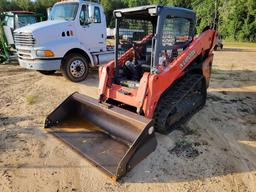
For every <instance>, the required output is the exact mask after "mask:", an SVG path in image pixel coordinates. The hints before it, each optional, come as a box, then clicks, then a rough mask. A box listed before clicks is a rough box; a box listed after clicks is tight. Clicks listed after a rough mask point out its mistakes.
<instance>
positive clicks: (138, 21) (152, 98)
mask: <svg viewBox="0 0 256 192" xmlns="http://www.w3.org/2000/svg"><path fill="white" fill-rule="evenodd" d="M114 15H115V18H116V39H115V40H116V46H115V60H114V61H112V62H110V63H108V64H106V65H104V66H101V67H100V68H99V78H100V81H99V100H95V99H93V98H90V97H87V96H85V95H81V94H79V93H74V94H72V95H71V96H69V97H68V98H67V99H66V100H65V101H64V102H63V103H62V104H61V105H60V106H59V107H58V108H57V109H55V110H54V111H53V112H52V113H51V114H50V115H49V116H48V117H47V119H46V122H45V128H47V130H48V131H50V132H51V133H53V134H54V135H55V136H57V137H58V138H60V139H61V140H63V141H64V142H65V143H67V144H68V145H70V146H71V147H73V148H74V149H75V150H76V151H78V152H79V153H80V154H81V155H82V156H84V157H86V158H87V159H89V160H90V161H91V162H92V163H93V164H94V165H96V166H97V167H99V168H100V169H102V170H103V171H105V172H106V173H107V174H108V175H109V176H111V177H112V178H113V179H118V178H120V177H121V176H122V175H124V174H125V173H126V172H127V171H129V170H130V169H131V168H132V167H134V166H135V165H136V164H137V163H138V162H139V161H141V160H142V159H143V158H145V157H146V156H147V155H149V154H150V153H151V152H153V151H154V150H155V148H156V145H157V143H156V138H155V135H154V131H158V132H160V133H169V132H170V131H172V130H173V129H175V128H176V127H178V126H179V125H180V124H181V123H183V122H184V121H185V120H187V119H188V118H189V117H190V116H191V115H192V114H194V113H195V112H196V111H198V110H200V109H201V108H202V107H203V106H204V104H205V100H206V89H207V87H208V85H209V79H210V72H211V65H212V61H213V53H212V51H213V47H214V45H215V41H216V31H215V29H214V28H211V27H208V28H205V30H204V31H203V32H202V33H201V34H199V35H198V36H197V37H195V36H194V34H195V23H196V16H195V13H194V12H193V11H191V10H188V9H183V8H176V7H164V6H143V7H135V8H128V9H121V10H116V11H114Z"/></svg>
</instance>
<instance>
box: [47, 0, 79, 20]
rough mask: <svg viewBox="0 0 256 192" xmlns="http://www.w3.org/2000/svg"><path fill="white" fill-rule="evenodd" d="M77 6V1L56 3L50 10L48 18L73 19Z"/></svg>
mask: <svg viewBox="0 0 256 192" xmlns="http://www.w3.org/2000/svg"><path fill="white" fill-rule="evenodd" d="M78 6H79V4H78V3H63V4H57V5H55V6H53V8H52V10H51V16H50V20H67V21H71V20H74V19H75V17H76V14H77V9H78Z"/></svg>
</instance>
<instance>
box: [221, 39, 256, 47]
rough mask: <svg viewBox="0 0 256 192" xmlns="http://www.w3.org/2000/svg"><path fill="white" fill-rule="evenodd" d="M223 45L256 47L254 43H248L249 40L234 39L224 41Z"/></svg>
mask: <svg viewBox="0 0 256 192" xmlns="http://www.w3.org/2000/svg"><path fill="white" fill-rule="evenodd" d="M224 47H250V48H256V43H250V42H235V41H228V40H225V41H224Z"/></svg>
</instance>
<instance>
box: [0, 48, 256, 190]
mask: <svg viewBox="0 0 256 192" xmlns="http://www.w3.org/2000/svg"><path fill="white" fill-rule="evenodd" d="M97 83H98V80H97V72H93V73H92V75H90V77H89V78H88V80H87V81H85V82H83V83H80V84H75V83H71V82H69V81H67V80H65V79H64V78H63V77H62V76H61V75H60V74H56V75H53V76H44V75H41V74H39V73H37V72H34V71H28V70H24V69H21V68H20V67H19V66H15V65H1V66H0V90H1V92H0V93H1V94H0V191H3V192H9V191H15V192H23V191H29V192H30V191H33V192H34V191H46V192H52V191H54V192H61V191H102V192H105V191H106V192H111V191H166V192H167V191H177V192H178V191H179V192H181V191H186V192H193V191H202V192H205V191H230V192H231V191H232V192H238V191H239V192H240V191H241V192H246V191H250V192H255V191H256V49H253V48H250V49H249V48H239V49H238V48H226V49H225V50H224V51H222V52H216V55H215V58H214V69H213V76H212V81H211V86H210V89H209V96H208V100H207V104H206V106H205V107H204V108H203V110H201V111H200V112H199V113H197V114H196V115H195V116H194V117H193V118H192V119H191V120H190V121H189V122H188V123H187V124H186V125H184V126H183V127H182V129H181V130H177V131H174V132H172V133H171V134H169V135H160V134H157V141H158V146H157V149H156V151H155V152H154V153H152V154H151V155H150V156H148V157H147V158H146V159H145V160H144V161H142V162H141V163H140V164H139V165H138V166H136V167H135V168H134V169H133V170H132V171H131V172H129V173H128V174H127V175H126V176H125V177H124V178H122V179H121V181H120V182H119V183H113V182H112V180H110V179H109V178H107V177H106V176H105V175H104V174H102V173H101V172H100V171H99V170H98V169H96V168H94V167H93V166H91V165H90V164H89V163H88V161H87V160H86V159H83V158H81V157H80V156H79V155H78V154H77V153H75V152H74V151H72V150H71V149H69V148H67V147H66V146H65V145H64V144H63V143H62V142H60V141H59V140H57V139H56V138H54V137H53V136H51V135H49V134H47V133H46V132H45V131H44V130H43V123H44V119H45V117H46V115H47V114H48V113H49V112H51V111H52V110H53V109H54V108H55V107H56V106H57V105H58V104H59V103H60V102H61V101H63V99H65V98H66V97H67V96H68V95H69V94H71V93H72V92H74V91H79V92H81V93H83V94H86V95H89V96H92V97H97Z"/></svg>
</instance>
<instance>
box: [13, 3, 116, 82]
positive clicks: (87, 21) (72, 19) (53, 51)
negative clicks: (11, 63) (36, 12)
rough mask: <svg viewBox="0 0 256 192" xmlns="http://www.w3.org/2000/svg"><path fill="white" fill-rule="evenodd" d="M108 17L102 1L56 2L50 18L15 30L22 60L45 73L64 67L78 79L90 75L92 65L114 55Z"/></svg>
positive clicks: (81, 79) (23, 63) (109, 58)
mask: <svg viewBox="0 0 256 192" xmlns="http://www.w3.org/2000/svg"><path fill="white" fill-rule="evenodd" d="M106 38H107V34H106V18H105V14H104V10H103V8H102V6H101V5H99V4H97V3H93V2H89V1H84V0H68V1H62V2H58V3H56V4H55V5H54V6H53V8H52V10H51V14H50V17H49V19H48V21H44V22H40V23H37V24H33V25H30V26H27V27H23V28H20V29H17V30H16V31H15V32H14V39H15V45H16V48H17V54H18V60H19V64H20V65H21V66H22V67H24V68H27V69H33V70H37V71H39V72H41V73H43V74H53V73H54V72H55V71H56V70H61V72H62V73H63V75H64V76H65V77H66V78H67V79H69V80H71V81H74V82H80V81H83V80H85V79H86V77H87V75H88V73H89V68H92V67H97V66H98V65H100V64H104V63H107V62H108V61H110V60H112V59H113V58H114V50H113V49H112V50H111V49H108V48H107V45H106Z"/></svg>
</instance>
